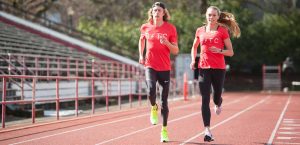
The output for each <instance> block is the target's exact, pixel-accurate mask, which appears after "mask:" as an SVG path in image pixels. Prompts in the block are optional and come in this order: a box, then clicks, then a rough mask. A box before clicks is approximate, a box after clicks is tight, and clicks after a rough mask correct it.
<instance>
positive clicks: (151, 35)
mask: <svg viewBox="0 0 300 145" xmlns="http://www.w3.org/2000/svg"><path fill="white" fill-rule="evenodd" d="M145 36H146V39H158V40H159V39H160V38H161V37H166V38H167V37H168V34H166V33H153V34H150V33H148V32H146V33H145Z"/></svg>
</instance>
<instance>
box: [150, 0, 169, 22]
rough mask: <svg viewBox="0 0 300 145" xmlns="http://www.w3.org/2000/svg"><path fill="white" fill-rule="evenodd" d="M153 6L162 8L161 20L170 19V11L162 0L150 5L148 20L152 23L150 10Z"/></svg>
mask: <svg viewBox="0 0 300 145" xmlns="http://www.w3.org/2000/svg"><path fill="white" fill-rule="evenodd" d="M155 6H159V7H161V8H163V10H164V13H165V15H164V16H163V21H168V20H170V19H171V16H170V13H169V11H168V10H167V8H166V7H165V5H164V4H163V3H162V2H155V3H154V4H153V5H152V7H151V8H150V9H149V10H148V22H150V23H153V15H152V10H153V8H154V7H155Z"/></svg>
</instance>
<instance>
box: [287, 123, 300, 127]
mask: <svg viewBox="0 0 300 145" xmlns="http://www.w3.org/2000/svg"><path fill="white" fill-rule="evenodd" d="M283 125H284V126H296V127H297V126H300V124H283Z"/></svg>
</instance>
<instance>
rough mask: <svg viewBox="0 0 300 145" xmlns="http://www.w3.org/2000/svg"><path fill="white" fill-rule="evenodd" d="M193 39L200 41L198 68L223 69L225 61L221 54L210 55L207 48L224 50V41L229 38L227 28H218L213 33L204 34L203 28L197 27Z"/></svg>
mask: <svg viewBox="0 0 300 145" xmlns="http://www.w3.org/2000/svg"><path fill="white" fill-rule="evenodd" d="M195 38H198V41H200V46H201V51H200V61H199V65H198V67H199V68H204V69H206V68H213V69H225V68H226V66H225V59H224V55H223V54H219V53H212V52H211V51H210V50H209V48H210V47H212V46H214V47H217V48H220V49H224V45H225V44H224V40H225V39H227V38H229V34H228V30H227V28H225V27H223V26H219V27H218V29H217V31H215V32H206V31H205V26H202V27H199V28H198V29H197V31H196V35H195Z"/></svg>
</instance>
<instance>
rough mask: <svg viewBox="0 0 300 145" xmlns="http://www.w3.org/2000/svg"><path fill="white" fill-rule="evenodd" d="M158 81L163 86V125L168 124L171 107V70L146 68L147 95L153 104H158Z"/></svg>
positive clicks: (161, 92) (161, 93)
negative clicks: (169, 100)
mask: <svg viewBox="0 0 300 145" xmlns="http://www.w3.org/2000/svg"><path fill="white" fill-rule="evenodd" d="M156 82H158V84H159V85H160V86H161V88H162V89H161V91H160V95H161V97H160V98H161V115H162V117H163V126H167V123H168V116H169V107H168V96H169V86H170V71H156V70H154V69H152V68H146V84H147V93H148V94H147V95H148V96H149V100H150V103H151V105H152V106H154V105H155V104H156Z"/></svg>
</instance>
